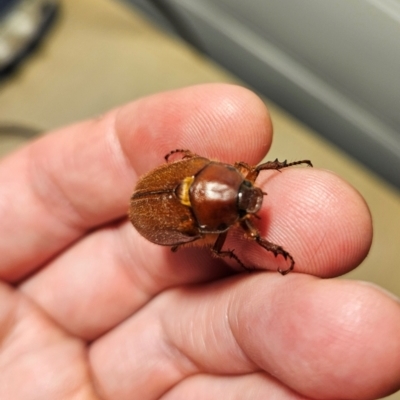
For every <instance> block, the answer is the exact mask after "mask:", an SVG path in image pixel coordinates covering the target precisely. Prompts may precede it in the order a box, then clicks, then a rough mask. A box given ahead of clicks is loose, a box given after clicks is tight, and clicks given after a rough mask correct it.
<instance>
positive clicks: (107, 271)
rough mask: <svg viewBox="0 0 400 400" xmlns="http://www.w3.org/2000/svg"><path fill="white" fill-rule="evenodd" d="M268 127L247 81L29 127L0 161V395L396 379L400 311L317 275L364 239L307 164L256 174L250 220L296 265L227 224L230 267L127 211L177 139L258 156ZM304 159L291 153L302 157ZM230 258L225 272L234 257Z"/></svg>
mask: <svg viewBox="0 0 400 400" xmlns="http://www.w3.org/2000/svg"><path fill="white" fill-rule="evenodd" d="M271 140H272V128H271V123H270V120H269V116H268V114H267V111H266V109H265V108H264V105H263V103H262V102H261V101H260V100H259V99H258V98H257V97H256V96H255V95H254V94H252V93H251V92H249V91H247V90H245V89H243V88H239V87H235V86H228V85H205V86H198V87H192V88H187V89H182V90H179V91H175V92H170V93H164V94H159V95H155V96H152V97H149V98H145V99H142V100H139V101H137V102H135V103H132V104H129V105H127V106H124V107H121V108H119V109H116V110H113V111H111V112H109V113H108V114H106V115H104V116H102V117H101V118H99V119H96V120H92V121H86V122H82V123H79V124H76V125H74V126H70V127H67V128H64V129H61V130H59V131H57V132H54V133H52V134H50V135H47V136H44V137H43V138H41V139H39V140H37V141H36V142H34V143H32V144H29V145H28V146H26V147H25V148H23V149H21V150H19V151H18V152H16V153H15V154H12V155H11V156H9V157H8V158H6V159H4V160H3V161H2V163H1V164H0V221H1V223H0V232H1V238H2V239H1V242H0V278H1V280H2V283H1V284H0V329H1V331H0V335H1V352H0V398H1V399H13V400H15V399H17V400H18V399H107V400H108V399H118V400H124V399H140V400H150V399H163V400H167V399H168V400H170V399H185V400H191V399H226V400H229V399H267V398H268V399H272V398H274V399H275V398H276V399H278V398H279V399H314V398H315V399H373V398H377V397H380V396H383V395H385V394H387V393H390V392H392V391H395V390H396V389H398V388H399V387H400V335H399V332H400V306H399V303H398V302H397V301H396V300H395V299H393V298H391V297H390V296H389V295H387V294H385V293H384V292H383V291H381V290H380V289H379V288H375V287H373V286H371V285H367V284H365V283H360V282H355V281H346V280H332V279H321V278H329V277H335V276H339V275H341V274H343V273H345V272H347V271H349V270H351V269H353V268H355V267H356V266H357V265H358V264H359V263H360V262H361V260H362V259H363V258H364V257H365V255H366V254H367V252H368V250H369V246H370V244H371V238H372V228H371V218H370V214H369V211H368V208H367V206H366V205H365V203H364V201H363V199H362V198H361V197H360V195H359V194H358V193H357V192H356V191H355V190H354V189H352V188H351V187H350V186H349V185H347V184H346V183H345V182H343V181H342V180H341V179H340V178H338V177H337V176H335V175H334V174H331V173H329V172H327V171H321V170H318V169H317V168H314V169H312V168H298V169H297V168H294V169H287V170H285V171H284V172H282V173H279V172H272V173H266V174H265V175H260V178H259V180H258V181H257V182H258V183H259V184H260V185H261V187H262V188H263V190H264V191H266V192H268V196H266V197H265V200H264V204H263V209H262V212H261V213H260V215H261V220H260V221H258V222H259V223H258V227H259V229H260V231H261V233H262V234H263V235H264V236H266V237H267V238H268V239H269V240H271V241H273V242H275V243H279V244H281V245H282V246H284V247H285V248H286V249H287V250H288V251H290V253H291V254H292V255H293V257H294V258H295V260H296V265H295V271H294V272H292V273H291V274H288V275H287V276H284V277H283V276H281V275H280V274H278V273H276V272H275V271H276V269H277V267H276V266H277V265H278V264H279V263H281V262H282V260H280V257H278V258H277V259H275V258H274V256H273V255H272V254H270V253H268V252H266V251H265V250H263V249H262V248H260V247H257V246H251V245H250V246H249V243H248V242H243V240H241V238H240V237H239V236H237V235H235V234H233V235H232V236H231V238H230V240H229V242H228V243H227V244H226V246H227V247H228V248H234V249H235V251H236V253H237V254H238V255H240V258H241V260H242V261H243V262H244V263H245V264H246V265H255V266H262V267H263V268H265V269H269V270H273V272H266V271H260V272H254V273H251V274H249V273H246V272H243V273H241V271H239V272H240V273H234V272H233V270H232V269H231V268H229V267H228V266H227V265H226V264H225V263H223V262H222V261H220V260H217V259H214V258H212V257H211V256H210V253H209V252H208V251H206V250H205V249H199V248H187V249H182V250H179V251H178V252H177V253H172V252H171V251H170V249H169V248H167V247H161V246H156V245H154V244H152V243H149V242H147V241H146V240H145V239H144V238H142V237H141V236H140V235H139V234H138V233H137V232H136V231H135V230H134V228H133V227H132V225H131V224H130V223H129V222H128V221H127V218H126V213H127V207H128V204H129V198H130V195H131V192H132V190H133V187H134V185H135V182H136V181H137V179H138V177H139V176H140V175H142V174H143V173H145V172H147V171H149V170H150V169H152V168H154V167H155V166H157V165H159V164H160V163H162V162H163V156H164V155H165V154H166V153H168V152H169V151H170V150H173V149H176V148H184V149H190V150H192V151H194V152H196V153H198V154H201V155H204V156H206V157H211V158H216V159H219V160H221V161H224V162H234V161H246V162H248V163H251V164H256V163H257V162H259V161H260V160H261V158H262V157H263V156H264V154H265V153H266V152H267V151H268V149H269V147H270V144H271ZM305 156H306V155H305ZM232 266H234V267H235V265H234V262H233V263H232Z"/></svg>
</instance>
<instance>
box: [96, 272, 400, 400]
mask: <svg viewBox="0 0 400 400" xmlns="http://www.w3.org/2000/svg"><path fill="white" fill-rule="evenodd" d="M399 310H400V307H399V303H398V302H397V301H395V300H393V299H392V298H389V297H387V296H386V295H385V294H383V293H382V292H381V291H379V290H377V289H376V288H373V287H371V286H368V285H365V284H362V283H357V282H351V281H340V280H338V281H333V280H326V281H323V280H318V279H316V278H312V277H310V276H306V275H299V274H292V275H288V276H286V277H281V276H279V275H278V274H266V273H261V274H253V275H249V276H240V277H236V278H230V279H227V280H225V281H222V282H219V283H214V284H211V285H208V286H205V287H198V288H193V287H190V288H186V289H185V288H181V289H174V290H171V291H169V292H166V293H164V294H163V295H160V296H159V297H158V298H156V299H155V300H154V301H153V302H152V303H150V304H148V305H147V306H145V307H144V308H143V309H142V310H141V311H140V312H138V313H137V314H135V315H134V316H133V317H131V318H130V319H129V320H127V321H126V322H125V323H123V324H121V325H120V326H119V327H118V328H116V329H114V330H113V331H111V332H110V333H108V334H106V335H105V336H103V337H102V338H100V339H99V340H97V341H96V342H94V343H93V345H92V346H91V349H90V352H89V356H90V362H91V365H92V370H93V374H94V377H95V380H96V382H97V385H98V388H99V391H100V393H101V395H102V396H103V398H104V399H112V398H119V399H122V400H123V399H129V398H131V397H132V396H133V395H135V396H137V397H138V398H142V399H150V398H159V397H160V396H162V395H163V394H165V393H166V392H167V391H170V390H171V388H173V387H174V386H176V385H178V384H179V383H180V382H183V381H184V380H185V379H186V378H188V377H190V376H194V375H195V374H204V373H206V374H214V375H242V374H249V373H253V372H257V371H260V370H264V371H266V372H267V373H268V374H271V375H273V376H274V377H275V378H277V379H278V380H279V381H280V382H282V383H283V384H284V385H286V386H288V387H290V388H291V389H292V390H294V391H296V392H298V393H300V394H302V395H303V396H308V397H311V398H320V399H324V398H326V399H330V398H335V399H348V398H352V399H369V398H378V397H381V396H383V395H386V394H388V393H390V392H393V391H395V390H397V389H398V388H399V387H400V379H399V376H400V359H399V354H400V338H399V335H398V332H399V329H400V313H399ZM110 349H113V350H112V351H110ZM366 349H368V351H366ZM111 372H112V373H113V374H114V376H113V379H110V378H109V377H110V374H111Z"/></svg>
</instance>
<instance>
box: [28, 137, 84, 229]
mask: <svg viewBox="0 0 400 400" xmlns="http://www.w3.org/2000/svg"><path fill="white" fill-rule="evenodd" d="M39 148H40V147H39ZM35 149H36V147H35V144H34V145H32V146H31V147H30V148H29V150H30V152H29V153H30V154H29V157H28V160H29V167H28V168H27V172H28V179H27V181H28V182H29V183H30V185H31V188H32V193H33V195H34V197H35V198H36V199H37V200H38V204H40V205H41V206H42V208H43V209H44V210H45V213H46V214H50V215H52V217H53V218H54V220H55V221H56V224H55V225H62V226H64V227H65V228H66V230H67V231H71V232H72V233H71V234H72V235H80V234H82V233H83V232H84V231H85V228H86V226H85V224H84V222H83V221H84V220H85V218H84V217H83V215H82V213H81V212H80V211H79V210H78V208H77V207H76V205H74V203H73V201H72V200H71V198H70V196H68V195H67V193H66V192H65V190H63V189H62V187H61V185H60V184H59V183H58V182H57V177H56V176H52V174H51V173H50V171H53V168H48V164H47V161H48V160H47V159H46V158H43V157H39V156H38V155H34V150H35ZM60 204H62V207H61V208H60ZM54 205H57V207H54ZM66 217H67V218H66Z"/></svg>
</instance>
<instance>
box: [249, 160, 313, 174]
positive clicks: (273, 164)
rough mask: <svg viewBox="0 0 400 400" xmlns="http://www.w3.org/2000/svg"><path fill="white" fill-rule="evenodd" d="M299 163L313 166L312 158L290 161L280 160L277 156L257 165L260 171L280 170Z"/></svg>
mask: <svg viewBox="0 0 400 400" xmlns="http://www.w3.org/2000/svg"><path fill="white" fill-rule="evenodd" d="M299 164H307V165H308V166H309V167H312V166H313V165H312V163H311V161H310V160H301V161H293V162H290V163H288V162H287V160H285V161H278V159H277V158H276V159H275V160H274V161H267V162H265V163H263V164H260V165H258V166H257V167H256V170H257V171H258V172H260V171H262V170H264V169H276V170H280V169H282V168H287V167H293V166H294V165H299Z"/></svg>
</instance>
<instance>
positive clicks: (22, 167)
mask: <svg viewBox="0 0 400 400" xmlns="http://www.w3.org/2000/svg"><path fill="white" fill-rule="evenodd" d="M270 142H271V124H270V120H269V117H268V114H267V112H266V109H265V107H264V106H263V104H262V102H261V100H260V99H259V98H258V97H256V96H255V95H254V94H252V93H251V92H249V91H248V90H246V89H244V88H240V87H237V86H229V85H218V84H216V85H204V86H198V87H192V88H187V89H181V90H178V91H174V92H168V93H164V94H159V95H155V96H151V97H149V98H145V99H142V100H139V101H137V102H134V103H132V104H129V105H127V106H125V107H122V108H120V109H116V110H113V111H111V112H110V113H108V114H107V115H105V116H103V117H102V118H100V119H98V120H93V121H87V122H83V123H79V124H77V125H74V126H70V127H67V128H64V129H61V130H59V131H57V132H55V133H53V134H51V135H48V136H45V137H43V138H41V139H40V140H38V141H37V142H35V143H33V144H31V145H29V146H28V147H26V148H24V149H22V150H21V151H19V152H18V153H16V154H14V155H12V156H10V157H9V158H7V159H6V160H4V161H3V162H2V163H1V165H0V219H1V221H2V223H1V225H0V234H1V236H2V238H3V240H2V242H1V243H0V254H2V255H3V256H2V263H1V269H0V277H2V278H3V279H7V280H17V279H21V278H22V277H24V276H25V275H26V274H29V273H30V272H31V271H33V270H34V269H35V268H37V267H38V266H40V265H41V264H43V262H44V261H46V260H48V259H49V258H51V257H53V256H54V255H55V254H56V253H58V252H59V251H61V250H62V249H64V248H65V247H66V246H68V245H69V244H71V243H72V242H73V241H75V240H77V239H78V238H79V237H81V236H82V235H83V234H84V233H85V232H86V231H87V230H89V229H92V228H93V227H96V226H99V225H101V224H104V223H106V222H108V221H111V220H113V219H116V218H119V217H121V216H124V215H126V212H127V207H128V202H129V198H130V194H131V191H132V189H133V187H134V184H135V181H136V179H137V177H138V176H139V175H141V174H143V173H144V172H146V171H148V170H149V169H151V168H154V167H155V166H156V165H159V164H160V163H161V162H162V160H163V157H164V155H165V154H166V153H168V152H169V151H170V150H171V149H175V148H189V149H191V150H192V151H196V152H198V153H201V154H204V155H207V156H220V157H221V156H222V157H223V159H224V160H226V161H233V160H237V159H247V160H249V161H250V162H257V161H259V159H260V158H261V157H262V155H263V154H264V153H265V152H266V151H267V149H268V148H269V145H270ZM22 250H23V251H22Z"/></svg>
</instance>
